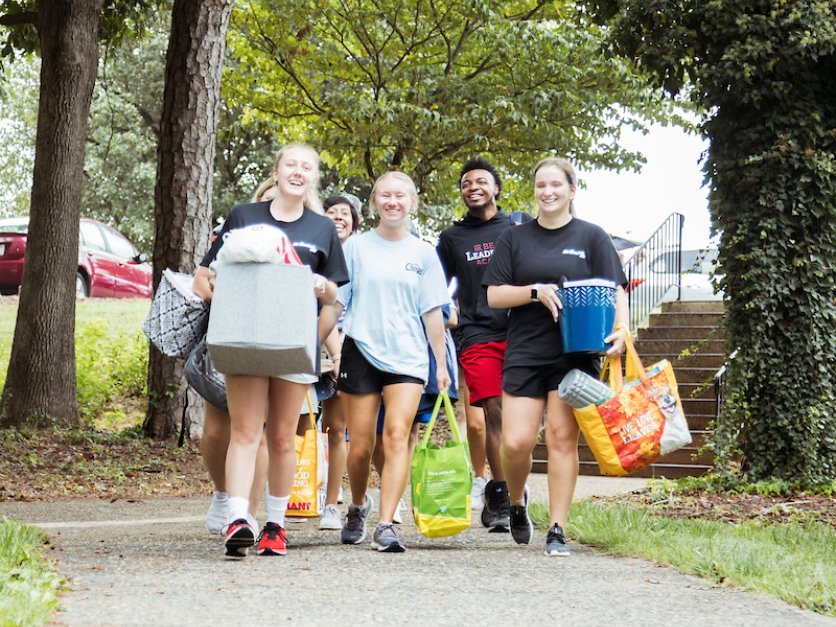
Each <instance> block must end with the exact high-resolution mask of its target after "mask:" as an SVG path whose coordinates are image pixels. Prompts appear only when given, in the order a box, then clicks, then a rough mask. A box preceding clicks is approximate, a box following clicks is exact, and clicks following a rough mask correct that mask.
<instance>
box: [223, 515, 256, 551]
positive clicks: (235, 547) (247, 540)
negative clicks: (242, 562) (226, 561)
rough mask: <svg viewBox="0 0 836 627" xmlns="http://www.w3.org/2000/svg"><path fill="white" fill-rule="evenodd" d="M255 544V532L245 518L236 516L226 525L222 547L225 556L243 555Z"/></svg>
mask: <svg viewBox="0 0 836 627" xmlns="http://www.w3.org/2000/svg"><path fill="white" fill-rule="evenodd" d="M253 544H255V534H254V533H253V528H252V527H251V526H250V523H249V522H247V519H246V518H238V519H237V520H234V521H232V522H231V523H229V525H227V530H226V541H225V542H224V548H225V549H226V555H227V557H245V556H246V555H247V550H248V549H249V548H250V547H251V546H252V545H253Z"/></svg>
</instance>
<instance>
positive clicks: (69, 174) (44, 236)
mask: <svg viewBox="0 0 836 627" xmlns="http://www.w3.org/2000/svg"><path fill="white" fill-rule="evenodd" d="M102 3H103V0H63V1H52V2H46V1H42V2H39V3H38V15H37V25H38V36H39V39H40V44H41V56H42V64H41V84H40V101H39V104H38V131H37V136H36V142H35V167H34V172H33V180H32V201H31V205H30V210H29V216H30V222H29V237H28V242H27V246H26V261H25V268H26V271H25V273H24V280H23V284H22V286H21V291H20V305H19V308H18V313H17V323H16V326H15V336H14V342H13V344H12V354H11V359H10V361H9V370H8V376H7V378H6V386H5V388H4V390H3V397H2V401H0V420H2V424H4V425H23V424H34V425H47V424H54V423H57V424H62V425H72V424H77V423H78V419H79V418H78V405H77V403H76V379H75V344H74V341H75V339H74V332H75V277H76V269H77V267H78V220H79V213H80V203H81V185H82V178H83V174H84V149H85V145H86V142H87V118H88V115H89V112H90V101H91V98H92V94H93V85H94V83H95V80H96V70H97V64H98V58H99V48H98V29H99V19H100V17H101V10H102Z"/></svg>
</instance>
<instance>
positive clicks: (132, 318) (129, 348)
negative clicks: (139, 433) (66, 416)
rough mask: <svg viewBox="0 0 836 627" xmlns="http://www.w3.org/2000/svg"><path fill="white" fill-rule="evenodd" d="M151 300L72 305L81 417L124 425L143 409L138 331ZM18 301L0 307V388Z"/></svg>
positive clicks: (144, 348) (142, 342)
mask: <svg viewBox="0 0 836 627" xmlns="http://www.w3.org/2000/svg"><path fill="white" fill-rule="evenodd" d="M150 306H151V305H150V301H148V300H141V299H98V298H91V299H87V300H83V301H79V302H78V303H77V304H76V331H75V338H76V382H77V389H78V405H79V411H80V412H81V417H82V420H83V421H84V422H85V423H86V424H88V425H90V426H93V427H97V428H105V429H116V430H118V429H122V428H126V427H130V426H133V425H135V424H136V423H137V422H138V421H141V417H142V414H143V412H144V409H145V397H146V373H147V368H148V340H147V339H146V337H145V335H144V334H143V332H142V330H141V329H140V325H141V324H142V322H143V320H145V317H146V316H147V315H148V310H149V308H150ZM16 317H17V305H16V303H15V304H3V305H0V387H2V385H3V384H4V383H5V381H6V371H7V369H8V365H9V358H10V356H11V350H12V340H13V338H14V327H15V322H16Z"/></svg>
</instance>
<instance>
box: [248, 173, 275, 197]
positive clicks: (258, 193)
mask: <svg viewBox="0 0 836 627" xmlns="http://www.w3.org/2000/svg"><path fill="white" fill-rule="evenodd" d="M275 186H276V180H275V179H274V178H273V176H272V175H271V176H270V178H267V179H264V181H263V182H262V183H261V185H259V186H258V189H257V190H255V194H254V195H253V202H261V199H262V197H263V196H264V194H266V193H267V190H268V189H270V188H271V187H275Z"/></svg>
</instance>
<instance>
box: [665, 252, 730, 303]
mask: <svg viewBox="0 0 836 627" xmlns="http://www.w3.org/2000/svg"><path fill="white" fill-rule="evenodd" d="M716 264H717V249H716V248H705V249H701V250H683V251H682V272H681V279H682V282H681V287H682V293H681V294H680V295H679V300H722V299H723V292H722V291H720V292H717V293H715V292H714V279H713V276H714V268H715V266H716ZM676 269H677V259H676V253H675V252H665V253H662V254H661V255H659V256H658V257H656V259H654V260H653V261H652V262H651V263H650V272H651V275H652V276H651V279H650V280H651V281H656V282H658V283H665V282H671V283H673V284H675V283H676ZM662 300H663V301H673V300H677V290H676V287H672V288H671V289H670V290H668V291H667V292H666V293H665V296H664V297H663V298H662Z"/></svg>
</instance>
